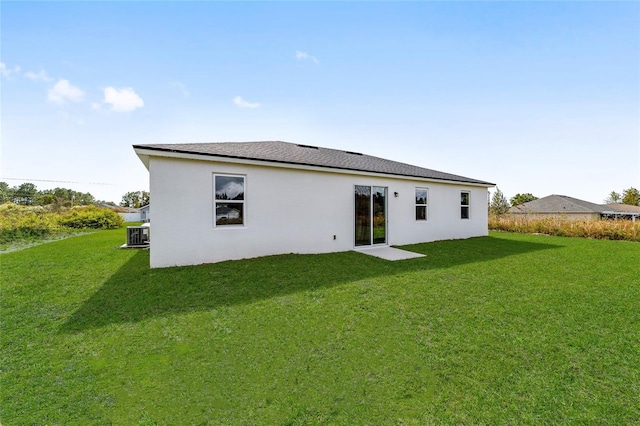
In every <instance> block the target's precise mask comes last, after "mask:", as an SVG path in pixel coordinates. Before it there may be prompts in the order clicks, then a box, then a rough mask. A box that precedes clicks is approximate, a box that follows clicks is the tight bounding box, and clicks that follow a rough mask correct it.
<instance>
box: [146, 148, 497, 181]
mask: <svg viewBox="0 0 640 426" xmlns="http://www.w3.org/2000/svg"><path fill="white" fill-rule="evenodd" d="M135 151H136V154H138V157H139V158H140V160H141V161H142V162H143V163H144V165H145V166H146V167H147V170H149V157H165V158H176V159H182V160H196V161H208V162H216V163H232V164H247V165H251V166H262V167H276V168H280V169H295V170H309V171H316V172H325V173H340V174H346V175H357V176H374V177H384V178H389V179H400V180H411V181H420V182H434V183H446V184H451V185H459V186H473V187H480V188H491V187H493V186H495V185H485V184H480V183H472V182H460V181H455V180H444V179H430V178H424V177H418V176H404V175H394V174H389V173H379V172H367V171H360V170H349V169H338V168H333V167H328V166H327V167H320V166H309V165H305V164H292V163H285V162H282V163H280V162H277V161H269V160H251V159H247V158H232V157H221V156H216V155H209V154H189V153H183V152H171V151H161V150H155V149H144V148H135Z"/></svg>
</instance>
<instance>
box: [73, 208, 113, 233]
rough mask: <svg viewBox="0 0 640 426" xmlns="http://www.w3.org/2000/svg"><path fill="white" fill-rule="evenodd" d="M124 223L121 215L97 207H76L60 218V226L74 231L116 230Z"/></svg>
mask: <svg viewBox="0 0 640 426" xmlns="http://www.w3.org/2000/svg"><path fill="white" fill-rule="evenodd" d="M123 223H124V220H123V219H122V217H120V215H119V214H118V213H116V212H114V211H113V210H110V209H105V208H100V207H96V206H86V207H74V208H73V209H71V210H70V211H69V213H67V214H65V215H62V216H60V224H61V225H62V226H65V227H67V228H74V229H87V228H89V229H114V228H119V227H120V226H122V224H123Z"/></svg>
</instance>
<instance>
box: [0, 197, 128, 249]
mask: <svg viewBox="0 0 640 426" xmlns="http://www.w3.org/2000/svg"><path fill="white" fill-rule="evenodd" d="M54 210H56V209H55V208H54V207H47V206H20V205H16V204H13V203H5V204H2V205H0V244H6V243H11V242H14V241H19V240H34V239H40V238H44V237H49V236H52V235H56V234H59V233H65V232H69V231H71V230H76V231H77V230H81V229H115V228H118V227H120V226H122V224H123V219H122V218H121V217H120V215H118V214H117V213H116V212H114V211H111V210H109V209H105V208H99V207H95V206H86V207H74V208H71V209H63V210H61V211H54Z"/></svg>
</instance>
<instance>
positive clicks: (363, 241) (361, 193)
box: [355, 185, 387, 246]
mask: <svg viewBox="0 0 640 426" xmlns="http://www.w3.org/2000/svg"><path fill="white" fill-rule="evenodd" d="M386 243H387V188H384V187H381V186H361V185H356V187H355V245H356V246H368V245H372V244H386Z"/></svg>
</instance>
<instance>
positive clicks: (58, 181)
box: [0, 177, 114, 186]
mask: <svg viewBox="0 0 640 426" xmlns="http://www.w3.org/2000/svg"><path fill="white" fill-rule="evenodd" d="M0 179H2V180H22V181H25V182H53V183H80V184H83V185H109V186H113V185H114V184H113V183H104V182H75V181H71V180H48V179H22V178H10V177H0Z"/></svg>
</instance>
